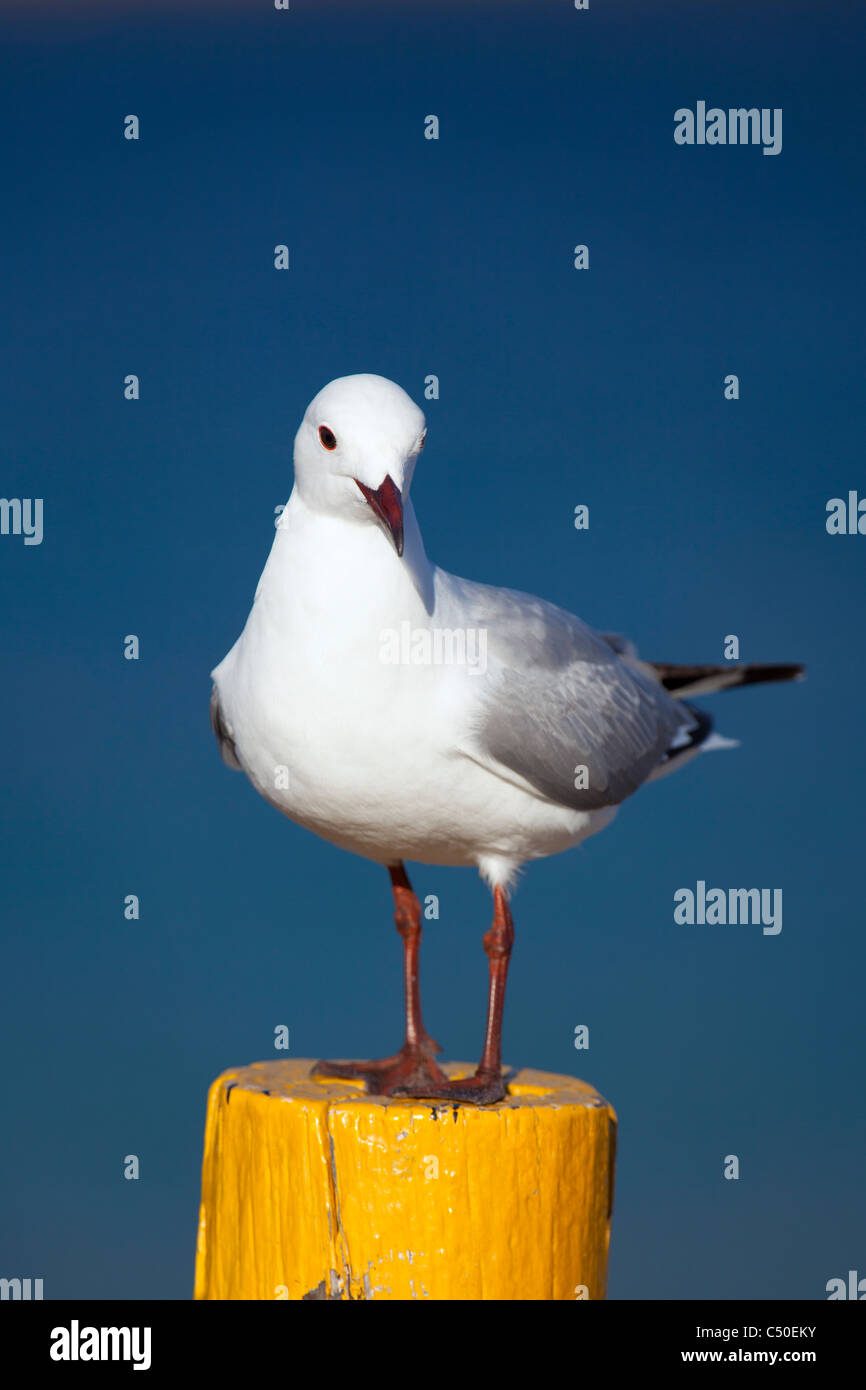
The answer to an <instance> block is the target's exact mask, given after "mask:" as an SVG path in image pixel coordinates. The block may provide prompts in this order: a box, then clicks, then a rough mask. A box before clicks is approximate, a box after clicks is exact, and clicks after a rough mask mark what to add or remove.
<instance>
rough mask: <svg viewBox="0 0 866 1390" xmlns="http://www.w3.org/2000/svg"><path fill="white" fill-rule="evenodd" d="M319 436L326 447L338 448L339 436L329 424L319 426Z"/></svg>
mask: <svg viewBox="0 0 866 1390" xmlns="http://www.w3.org/2000/svg"><path fill="white" fill-rule="evenodd" d="M319 438H320V439H321V441H322V444H323V445H324V447H325V448H326V449H336V447H337V436H336V435H335V434H334V431H333V430H329V429H328V426H327V425H320V426H319Z"/></svg>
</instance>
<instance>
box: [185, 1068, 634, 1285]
mask: <svg viewBox="0 0 866 1390" xmlns="http://www.w3.org/2000/svg"><path fill="white" fill-rule="evenodd" d="M312 1065H313V1064H312V1063H311V1062H309V1061H283V1062H276V1061H274V1062H256V1063H253V1065H251V1066H248V1067H238V1068H236V1069H234V1070H231V1071H226V1072H223V1074H222V1076H220V1077H218V1078H217V1080H216V1081H215V1082H214V1083H213V1085H212V1086H211V1088H210V1093H209V1096H208V1111H207V1125H206V1133H205V1151H204V1164H203V1169H202V1199H201V1216H200V1222H199V1240H198V1258H197V1261H196V1284H195V1297H196V1298H198V1299H280V1298H284V1299H285V1298H288V1299H304V1298H307V1299H336V1300H342V1299H365V1298H370V1299H411V1298H431V1299H554V1300H555V1299H575V1298H590V1299H599V1298H604V1295H605V1283H606V1276H607V1251H608V1242H609V1237H610V1215H611V1208H612V1202H613V1175H614V1154H615V1144H616V1116H615V1115H614V1112H613V1110H612V1108H611V1107H610V1105H608V1103H607V1101H605V1100H603V1099H602V1097H601V1096H600V1095H599V1094H598V1093H597V1092H596V1091H594V1090H593V1088H592V1087H591V1086H588V1085H586V1084H585V1083H584V1082H582V1081H577V1080H575V1079H574V1078H573V1077H570V1076H556V1075H553V1074H551V1073H549V1072H540V1071H529V1070H523V1071H519V1072H517V1073H516V1075H515V1076H514V1077H513V1078H512V1079H511V1081H510V1082H509V1086H508V1096H507V1097H506V1099H505V1100H503V1101H501V1102H500V1103H499V1104H497V1105H491V1106H483V1107H473V1106H470V1105H460V1106H453V1105H451V1104H449V1103H446V1102H444V1101H433V1100H407V1099H405V1098H391V1097H386V1096H368V1095H367V1094H366V1093H365V1091H364V1089H363V1086H362V1085H361V1084H356V1083H354V1082H348V1081H337V1080H314V1079H312V1078H311V1077H310V1068H311V1066H312ZM443 1069H444V1070H445V1072H446V1073H447V1074H448V1075H449V1076H468V1075H470V1074H471V1072H472V1071H473V1068H472V1067H470V1066H466V1065H464V1064H462V1063H451V1064H450V1065H449V1064H447V1063H446V1064H445V1065H444V1068H443Z"/></svg>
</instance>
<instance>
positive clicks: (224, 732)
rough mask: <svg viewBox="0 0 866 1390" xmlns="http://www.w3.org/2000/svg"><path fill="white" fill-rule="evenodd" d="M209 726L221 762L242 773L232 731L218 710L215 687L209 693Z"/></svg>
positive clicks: (217, 695) (217, 697)
mask: <svg viewBox="0 0 866 1390" xmlns="http://www.w3.org/2000/svg"><path fill="white" fill-rule="evenodd" d="M210 726H211V728H212V729H213V731H214V736H215V738H216V741H217V743H218V744H219V750H220V753H221V754H222V760H223V762H224V763H225V764H226V766H227V767H233V768H235V769H236V770H237V771H238V772H243V768H242V767H241V765H240V762H239V760H238V755H237V753H236V752H235V745H234V739H233V738H232V731H231V729H230V728H229V726H228V724H227V723H226V721H225V717H224V715H223V712H222V710H221V709H220V702H219V694H218V692H217V688H216V686H214V687H213V690H212V691H211V693H210Z"/></svg>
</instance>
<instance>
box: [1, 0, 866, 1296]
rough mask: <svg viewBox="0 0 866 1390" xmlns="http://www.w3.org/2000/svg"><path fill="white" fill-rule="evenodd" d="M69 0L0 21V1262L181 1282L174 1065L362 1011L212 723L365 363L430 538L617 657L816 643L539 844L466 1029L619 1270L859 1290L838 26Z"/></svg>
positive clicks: (442, 1025) (860, 677)
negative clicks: (775, 899)
mask: <svg viewBox="0 0 866 1390" xmlns="http://www.w3.org/2000/svg"><path fill="white" fill-rule="evenodd" d="M70 8H71V9H72V10H73V12H74V13H73V14H72V15H71V16H70V15H69V14H68V13H64V11H63V9H61V8H57V7H54V6H51V5H41V4H38V3H37V4H35V5H30V6H29V7H28V8H27V11H26V12H25V10H24V9H19V8H17V7H16V6H14V5H13V6H11V7H10V6H6V7H5V9H4V15H3V33H4V42H3V81H2V93H3V96H2V99H3V102H4V104H5V115H4V117H3V131H4V138H3V147H4V148H3V161H4V165H5V171H4V174H3V189H4V195H5V197H4V203H5V208H4V214H3V241H4V242H5V248H6V249H5V255H4V270H3V301H4V302H3V317H4V320H5V334H4V345H3V363H2V388H3V395H4V398H5V400H4V405H3V411H2V416H3V449H2V470H0V492H2V494H3V495H5V496H7V497H15V496H19V497H22V496H23V497H36V496H39V497H43V498H44V499H45V503H44V505H45V538H44V542H43V544H42V545H41V546H40V547H29V548H25V547H24V546H23V544H22V541H21V539H20V538H15V537H11V536H6V537H0V568H2V576H3V595H4V597H3V606H2V619H0V621H2V650H3V655H4V667H5V673H4V677H3V681H2V690H0V699H2V707H3V712H2V729H3V763H4V777H3V783H4V789H3V798H4V831H3V842H2V877H0V892H2V899H3V906H4V916H5V921H6V928H5V938H4V940H5V944H4V948H3V965H4V968H3V995H4V1000H3V1021H2V1043H3V1056H4V1058H5V1062H6V1066H5V1083H4V1099H3V1112H4V1129H5V1134H4V1138H3V1142H2V1147H0V1179H2V1192H3V1198H2V1217H3V1234H2V1242H0V1266H2V1267H0V1274H2V1275H4V1276H7V1277H11V1276H15V1275H17V1276H24V1277H26V1276H32V1277H43V1278H44V1280H45V1296H46V1297H49V1298H53V1297H64V1296H84V1297H98V1296H99V1297H116V1298H139V1297H156V1298H186V1297H188V1296H189V1295H190V1292H191V1280H192V1268H193V1257H194V1246H195V1232H196V1223H197V1202H198V1182H199V1165H200V1158H201V1143H202V1132H203V1119H204V1099H205V1093H206V1088H207V1086H208V1083H209V1082H210V1081H211V1080H212V1079H213V1077H214V1076H216V1075H217V1073H218V1072H219V1071H220V1070H221V1069H223V1068H224V1067H226V1066H229V1065H232V1064H238V1063H244V1062H248V1061H252V1060H255V1059H261V1058H266V1057H269V1056H273V1055H274V1052H273V1030H274V1027H275V1025H277V1024H281V1023H282V1024H286V1025H287V1026H288V1027H289V1028H290V1030H291V1043H292V1054H293V1055H296V1056H306V1057H316V1056H320V1055H332V1056H333V1055H361V1056H363V1055H376V1054H381V1053H383V1052H386V1051H390V1050H392V1049H393V1047H394V1046H395V1044H396V1043H397V1041H398V1039H399V1030H400V993H399V979H400V962H399V942H398V938H397V936H396V934H395V932H394V930H393V927H392V925H391V918H390V904H389V893H388V884H387V879H386V876H385V874H384V872H383V871H382V870H380V869H377V868H376V867H375V866H373V865H370V864H368V863H365V862H362V861H361V860H358V859H354V858H351V857H349V856H347V855H345V854H343V853H341V852H340V851H338V850H336V849H334V848H332V847H331V846H330V845H328V844H326V843H324V842H322V841H319V840H317V839H315V838H314V837H313V836H311V835H309V834H308V833H306V832H305V831H302V830H300V829H299V828H297V827H295V826H293V825H292V824H291V823H290V822H288V821H287V820H284V819H282V818H281V817H280V816H279V815H278V814H277V813H276V812H275V811H274V810H273V809H272V808H270V807H269V806H268V805H266V804H265V802H264V801H262V800H260V799H259V798H258V797H257V796H256V794H255V793H254V792H253V790H252V789H251V787H250V786H249V785H248V784H247V783H246V782H245V781H244V780H243V779H242V778H241V777H239V776H237V775H233V774H231V773H229V771H228V770H227V769H226V768H224V767H223V765H222V763H221V762H220V759H219V756H218V753H217V749H216V746H215V744H214V742H213V739H212V737H211V733H210V730H209V727H208V719H207V701H208V695H209V689H210V684H209V679H208V673H209V671H210V669H211V667H212V666H213V665H215V664H216V662H217V661H218V660H219V659H220V658H221V657H222V656H223V655H224V653H225V652H226V651H227V649H228V648H229V646H230V645H231V644H232V643H233V641H234V640H235V638H236V636H237V635H238V633H239V631H240V629H241V627H242V624H243V622H244V620H245V617H246V614H247V611H248V608H249V605H250V602H251V599H252V594H253V590H254V588H255V584H256V581H257V578H258V575H259V573H260V571H261V568H262V566H263V564H264V561H265V558H266V556H267V552H268V548H269V546H270V543H271V539H272V534H273V531H272V526H273V513H274V508H275V507H276V506H278V505H279V504H280V503H281V502H284V501H285V500H286V497H287V495H288V492H289V490H290V487H291V443H292V439H293V435H294V431H295V429H296V427H297V424H298V421H299V419H300V416H301V414H302V412H303V410H304V408H305V406H306V404H307V402H308V400H309V399H310V398H311V397H312V395H313V394H314V393H315V392H316V391H317V390H318V389H319V387H321V386H322V385H323V384H324V383H325V382H326V381H328V380H330V379H331V378H332V377H335V376H340V375H342V374H344V373H348V372H358V371H371V372H379V373H382V374H384V375H386V376H389V377H393V378H395V379H396V380H397V381H399V382H400V383H401V384H402V385H403V386H404V387H405V388H406V390H407V391H409V392H410V394H412V395H413V396H414V397H415V398H416V399H417V400H419V401H421V403H422V404H424V405H425V408H426V410H427V416H428V422H429V437H428V444H427V448H426V450H425V453H424V456H423V460H422V462H421V464H420V466H419V470H418V474H417V479H416V485H415V489H414V497H415V502H416V507H417V511H418V515H419V518H420V521H421V525H422V529H423V532H424V536H425V541H426V544H427V549H428V552H429V553H430V555H431V556H432V557H433V558H434V559H435V560H436V561H437V562H438V563H440V564H442V565H443V566H445V567H447V568H450V569H453V570H455V571H456V572H458V573H460V574H465V575H468V576H471V577H473V578H477V579H483V580H487V581H490V582H493V583H502V584H508V585H510V586H512V587H515V588H524V589H528V590H530V591H533V592H537V593H541V594H544V595H545V596H546V597H548V598H550V599H552V600H554V601H556V602H558V603H560V604H562V605H563V606H565V607H567V608H570V609H572V610H574V611H576V612H578V613H580V614H581V616H582V617H584V618H585V619H587V620H588V621H589V622H591V623H593V624H594V625H597V626H599V627H602V628H604V629H607V630H613V631H624V632H627V633H629V634H630V635H632V636H633V637H634V638H635V639H636V640H637V641H638V642H639V644H640V647H641V650H642V652H643V653H644V654H645V655H648V656H650V657H653V658H658V659H665V660H683V661H692V660H696V661H713V660H719V659H720V658H721V655H722V641H723V637H724V635H725V634H727V633H736V634H738V635H739V637H740V642H741V655H742V657H743V659H745V660H789V659H799V660H803V661H805V662H806V663H807V665H808V667H809V679H808V681H807V682H806V683H805V684H801V685H794V686H786V687H775V688H772V687H771V688H765V689H762V690H746V691H742V692H736V693H734V694H731V695H727V696H721V697H718V698H716V699H714V700H713V701H712V702H711V708H712V709H713V711H714V713H715V714H716V717H717V721H718V725H719V727H720V728H721V730H722V731H723V732H725V733H727V734H729V735H731V736H735V737H737V738H739V739H741V740H742V747H741V748H740V749H739V750H738V751H736V752H733V753H726V754H717V755H713V756H712V757H707V758H703V759H700V760H699V761H698V763H697V764H696V765H693V766H692V767H691V768H689V769H688V770H686V771H684V772H683V773H682V774H681V775H678V776H677V777H672V778H669V779H668V780H666V781H664V782H663V783H661V784H659V785H658V786H653V787H650V788H647V789H645V790H644V791H642V792H640V793H639V794H638V796H637V797H635V798H634V799H633V800H631V801H629V802H628V803H627V804H626V805H625V806H624V808H623V809H622V811H621V813H620V816H619V818H618V820H617V822H616V824H615V825H614V826H613V827H612V828H611V829H610V830H608V831H606V832H605V833H603V834H602V835H600V836H599V837H598V838H597V839H595V840H592V841H590V842H589V843H588V844H587V845H586V846H585V847H584V848H583V849H581V850H580V851H578V852H574V853H572V854H569V855H566V856H560V857H559V858H556V859H552V860H548V861H546V862H543V863H539V864H537V865H535V866H532V867H530V869H529V870H528V871H527V873H526V875H525V877H524V879H523V881H522V886H521V888H520V891H519V893H518V895H517V899H516V904H515V916H516V923H517V932H518V937H517V945H516V949H515V952H514V957H513V970H512V980H511V982H510V994H509V1000H508V1007H507V1010H506V1049H505V1050H506V1058H507V1060H509V1061H511V1062H514V1063H520V1064H523V1065H529V1066H536V1067H542V1068H547V1069H550V1070H559V1071H575V1072H577V1073H579V1074H580V1075H582V1076H584V1077H586V1078H587V1079H588V1080H590V1081H592V1082H593V1083H594V1084H595V1085H596V1086H597V1087H598V1088H599V1089H600V1090H601V1091H602V1092H603V1093H604V1094H605V1095H606V1096H607V1097H608V1098H609V1099H610V1100H611V1101H612V1102H613V1104H614V1105H615V1107H616V1108H617V1110H618V1112H619V1115H620V1120H621V1143H620V1155H619V1167H618V1182H617V1202H616V1211H615V1221H614V1237H613V1246H612V1259H611V1279H610V1295H611V1297H613V1298H640V1299H644V1298H665V1299H678V1298H691V1297H698V1298H707V1299H709V1298H734V1297H740V1296H742V1297H753V1298H759V1299H760V1298H770V1297H782V1298H808V1299H815V1298H822V1297H824V1296H825V1294H824V1287H825V1284H826V1281H827V1280H828V1279H829V1278H831V1277H834V1276H836V1275H845V1274H846V1272H847V1271H848V1269H849V1268H858V1269H859V1270H860V1272H861V1274H866V1242H864V1201H863V1138H864V1135H863V1117H862V1067H861V1059H862V1051H863V1032H862V1030H863V1023H862V1017H863V1008H862V995H863V966H864V943H863V931H862V908H861V904H862V896H863V894H862V888H863V875H864V854H863V828H862V811H861V793H862V786H863V775H864V755H863V744H864V736H863V718H862V714H863V694H862V692H863V688H864V684H866V662H864V648H863V637H862V630H863V604H864V597H866V589H864V579H863V574H864V562H866V538H864V537H837V538H831V537H829V536H828V535H827V533H826V531H825V524H824V523H825V504H826V502H827V499H828V498H830V497H832V496H836V495H843V496H844V495H845V494H846V493H847V491H848V489H849V488H860V490H861V492H862V493H864V494H866V471H864V467H863V426H864V420H863V414H864V410H863V403H862V396H863V392H862V381H863V371H864V362H863V349H862V332H861V330H862V322H863V315H864V303H863V292H862V280H861V268H862V238H863V212H864V207H863V197H862V191H861V190H862V126H863V118H862V97H861V95H860V92H859V83H860V78H861V75H862V69H863V60H864V51H863V50H864V42H863V37H862V33H861V26H860V22H859V20H858V19H857V17H856V16H857V11H856V7H854V6H853V5H852V6H851V7H850V9H846V8H845V7H843V6H842V5H839V4H836V5H830V6H820V7H819V6H816V5H814V4H813V3H810V4H801V3H799V2H798V0H797V2H796V3H789V4H785V5H781V4H766V5H764V6H760V7H755V6H754V5H746V4H724V5H721V4H709V3H707V4H701V5H699V6H698V5H687V4H685V3H682V4H671V3H667V4H658V5H651V6H646V5H643V6H639V5H638V4H637V3H632V4H623V3H618V2H617V0H611V2H610V3H607V4H602V3H601V0H599V3H596V0H593V3H592V8H591V9H590V11H589V12H586V13H578V12H576V11H575V10H574V9H573V7H572V6H571V5H570V3H569V0H560V2H559V3H555V4H553V3H534V4H532V5H531V6H529V5H509V4H502V5H499V6H497V7H495V8H492V7H480V6H479V7H476V6H474V5H472V4H465V5H463V6H455V5H444V6H443V5H441V4H429V5H428V4H419V5H415V6H411V7H405V8H403V9H397V8H395V7H386V6H384V5H375V4H374V5H370V6H356V7H354V8H352V7H350V6H343V7H340V6H337V5H333V4H327V3H316V4H313V3H312V2H311V0H310V2H309V3H305V2H304V0H293V8H292V10H291V11H290V12H289V13H287V14H284V13H276V12H274V11H273V10H272V9H270V8H269V6H268V4H265V3H263V4H262V5H261V6H256V5H253V4H246V5H234V6H233V5H231V4H221V5H217V4H214V5H211V4H204V3H202V4H187V5H181V4H176V5H162V6H155V7H153V6H152V7H150V10H149V13H148V12H146V11H145V10H142V9H141V7H139V6H136V5H132V4H130V5H126V6H124V7H121V8H122V16H121V17H118V16H117V15H116V14H114V15H113V14H112V13H111V8H110V7H108V6H86V5H81V4H79V5H76V6H72V7H66V10H67V11H68V10H69V9H70ZM756 10H757V12H756ZM407 11H408V12H407ZM699 99H705V100H707V101H708V103H709V104H713V103H717V104H718V105H721V106H723V107H728V106H751V105H755V106H759V107H760V106H768V107H782V108H783V110H784V127H783V133H784V146H783V151H782V153H781V154H780V155H779V156H778V157H775V158H771V157H765V156H763V155H762V154H761V152H760V150H759V149H753V148H717V149H710V148H703V149H701V148H680V147H678V146H677V145H675V143H674V140H673V113H674V111H675V109H676V108H677V107H680V106H684V105H686V106H692V107H693V106H694V104H695V102H696V101H697V100H699ZM130 112H134V113H136V114H137V115H139V117H140V119H141V140H140V141H139V142H138V143H130V142H127V141H126V140H124V139H123V134H122V121H123V117H124V116H125V115H126V114H128V113H130ZM431 112H433V113H436V114H437V115H439V117H440V120H441V138H440V140H439V141H438V143H434V142H429V141H426V140H425V139H424V138H423V119H424V117H425V115H427V114H428V113H431ZM279 242H286V243H287V244H288V245H289V246H290V248H291V254H292V268H291V270H290V271H289V272H288V273H282V274H281V273H278V272H276V271H275V270H274V268H273V247H274V246H275V244H276V243H279ZM578 242H585V243H588V245H589V247H590V255H591V269H590V271H589V273H578V272H577V271H575V270H574V269H573V268H572V247H573V246H574V245H575V244H576V243H578ZM130 372H134V373H137V374H138V375H139V376H140V378H141V400H140V401H139V402H134V403H130V402H127V401H125V400H124V399H123V394H122V388H123V378H124V376H125V375H126V374H127V373H130ZM729 372H736V373H737V374H738V375H739V378H740V382H741V398H740V400H739V401H737V402H728V401H725V400H724V399H723V390H722V382H723V378H724V376H725V375H726V374H727V373H729ZM428 373H436V374H437V375H438V376H439V378H440V382H441V399H440V400H439V401H434V402H427V403H425V402H423V400H422V394H423V382H424V377H425V375H426V374H428ZM580 502H584V503H587V504H589V506H590V508H591V528H590V530H589V531H588V532H585V533H578V532H576V531H575V530H574V528H573V524H572V514H573V509H574V507H575V505H576V504H577V503H580ZM127 633H136V634H138V635H139V637H140V639H141V659H140V660H139V661H138V662H137V663H134V662H128V661H125V660H124V659H123V655H122V641H123V638H124V636H125V634H127ZM383 717H387V711H383ZM410 867H411V866H410ZM414 877H415V883H416V886H417V888H418V890H419V891H420V892H421V893H423V894H426V893H437V894H438V895H439V897H440V900H441V918H440V920H439V922H437V923H433V924H431V925H430V927H429V929H428V930H427V933H426V937H425V945H424V951H423V983H424V992H425V1010H426V1014H427V1017H428V1020H429V1023H430V1026H431V1029H432V1031H433V1032H434V1033H435V1034H436V1035H437V1036H438V1037H439V1038H440V1040H441V1041H443V1042H444V1043H445V1045H446V1055H447V1056H449V1057H457V1058H466V1059H474V1058H475V1057H476V1055H477V1053H478V1051H479V1048H480V1043H481V1032H482V1024H483V1011H484V991H485V981H486V962H485V959H484V955H483V952H482V949H481V940H480V938H481V934H482V932H483V930H485V929H486V926H487V925H488V922H489V916H490V905H489V901H488V896H487V893H486V890H485V889H484V888H483V886H482V885H481V884H480V882H479V881H478V880H477V878H476V876H475V875H473V874H472V873H468V872H460V871H455V870H439V869H432V868H422V867H419V868H417V870H416V871H415V875H414ZM698 878H703V879H705V880H706V881H707V882H708V883H709V884H712V885H718V886H723V887H730V886H743V887H750V886H755V885H758V886H765V887H781V888H782V889H783V891H784V927H783V930H782V933H781V935H780V936H778V937H775V938H773V937H765V936H763V935H762V934H761V931H760V928H757V927H725V928H710V927H691V928H689V927H682V926H677V925H676V924H675V923H674V921H673V894H674V891H675V890H676V889H677V888H678V887H682V886H692V887H693V886H694V884H695V882H696V880H697V879H698ZM323 887H324V889H325V892H324V895H323V891H322V890H323ZM127 893H136V894H139V895H140V898H141V919H140V921H138V922H127V921H125V920H124V915H123V899H124V895H125V894H127ZM579 1023H586V1024H588V1025H589V1028H590V1037H591V1049H590V1051H589V1052H588V1053H585V1052H581V1053H578V1052H575V1050H574V1047H573V1043H572V1038H573V1032H574V1028H575V1026H576V1025H577V1024H579ZM130 1153H135V1154H138V1155H139V1156H140V1160H141V1179H140V1181H138V1182H129V1181H125V1180H124V1178H123V1176H122V1161H123V1158H124V1155H126V1154H130ZM729 1153H736V1154H738V1155H739V1157H740V1162H741V1177H740V1180H739V1181H738V1182H728V1181H724V1180H723V1178H722V1166H723V1159H724V1156H725V1155H726V1154H729ZM490 1200H491V1201H495V1200H496V1198H495V1193H491V1198H490Z"/></svg>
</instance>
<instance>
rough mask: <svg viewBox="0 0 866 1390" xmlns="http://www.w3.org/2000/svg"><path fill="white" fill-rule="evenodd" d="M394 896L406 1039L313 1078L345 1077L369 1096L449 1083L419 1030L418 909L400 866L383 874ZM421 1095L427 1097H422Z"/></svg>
mask: <svg viewBox="0 0 866 1390" xmlns="http://www.w3.org/2000/svg"><path fill="white" fill-rule="evenodd" d="M388 873H389V874H390V876H391V889H392V891H393V894H394V922H395V925H396V927H397V930H398V932H399V933H400V935H401V937H402V938H403V988H404V994H405V1019H406V1037H405V1041H404V1043H403V1046H402V1047H401V1048H400V1051H399V1052H396V1053H394V1055H393V1056H391V1057H378V1058H374V1059H371V1060H370V1061H365V1062H317V1063H316V1066H315V1067H314V1068H313V1075H314V1076H335V1077H349V1078H354V1079H357V1080H359V1081H366V1083H367V1089H368V1091H369V1092H370V1094H371V1095H390V1094H391V1092H392V1090H393V1088H394V1087H396V1086H402V1087H409V1088H413V1089H414V1087H415V1086H421V1087H423V1086H424V1085H429V1086H433V1087H436V1086H441V1085H447V1082H448V1078H447V1077H446V1076H445V1073H444V1072H443V1071H442V1070H441V1069H440V1068H439V1067H438V1066H437V1065H436V1063H435V1061H434V1060H433V1058H434V1056H435V1054H436V1053H437V1052H440V1051H441V1048H440V1047H439V1044H438V1043H437V1042H434V1040H433V1039H432V1038H431V1037H430V1035H429V1033H428V1032H427V1030H426V1029H425V1027H424V1023H423V1020H422V1017H421V991H420V988H419V984H418V948H419V946H420V944H421V904H420V902H419V901H418V898H417V896H416V895H415V893H414V891H413V889H412V885H411V883H410V882H409V875H408V874H407V873H406V870H405V868H404V867H403V864H402V863H401V864H397V865H396V866H395V867H393V868H389V869H388ZM421 1093H423V1094H426V1092H421Z"/></svg>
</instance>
